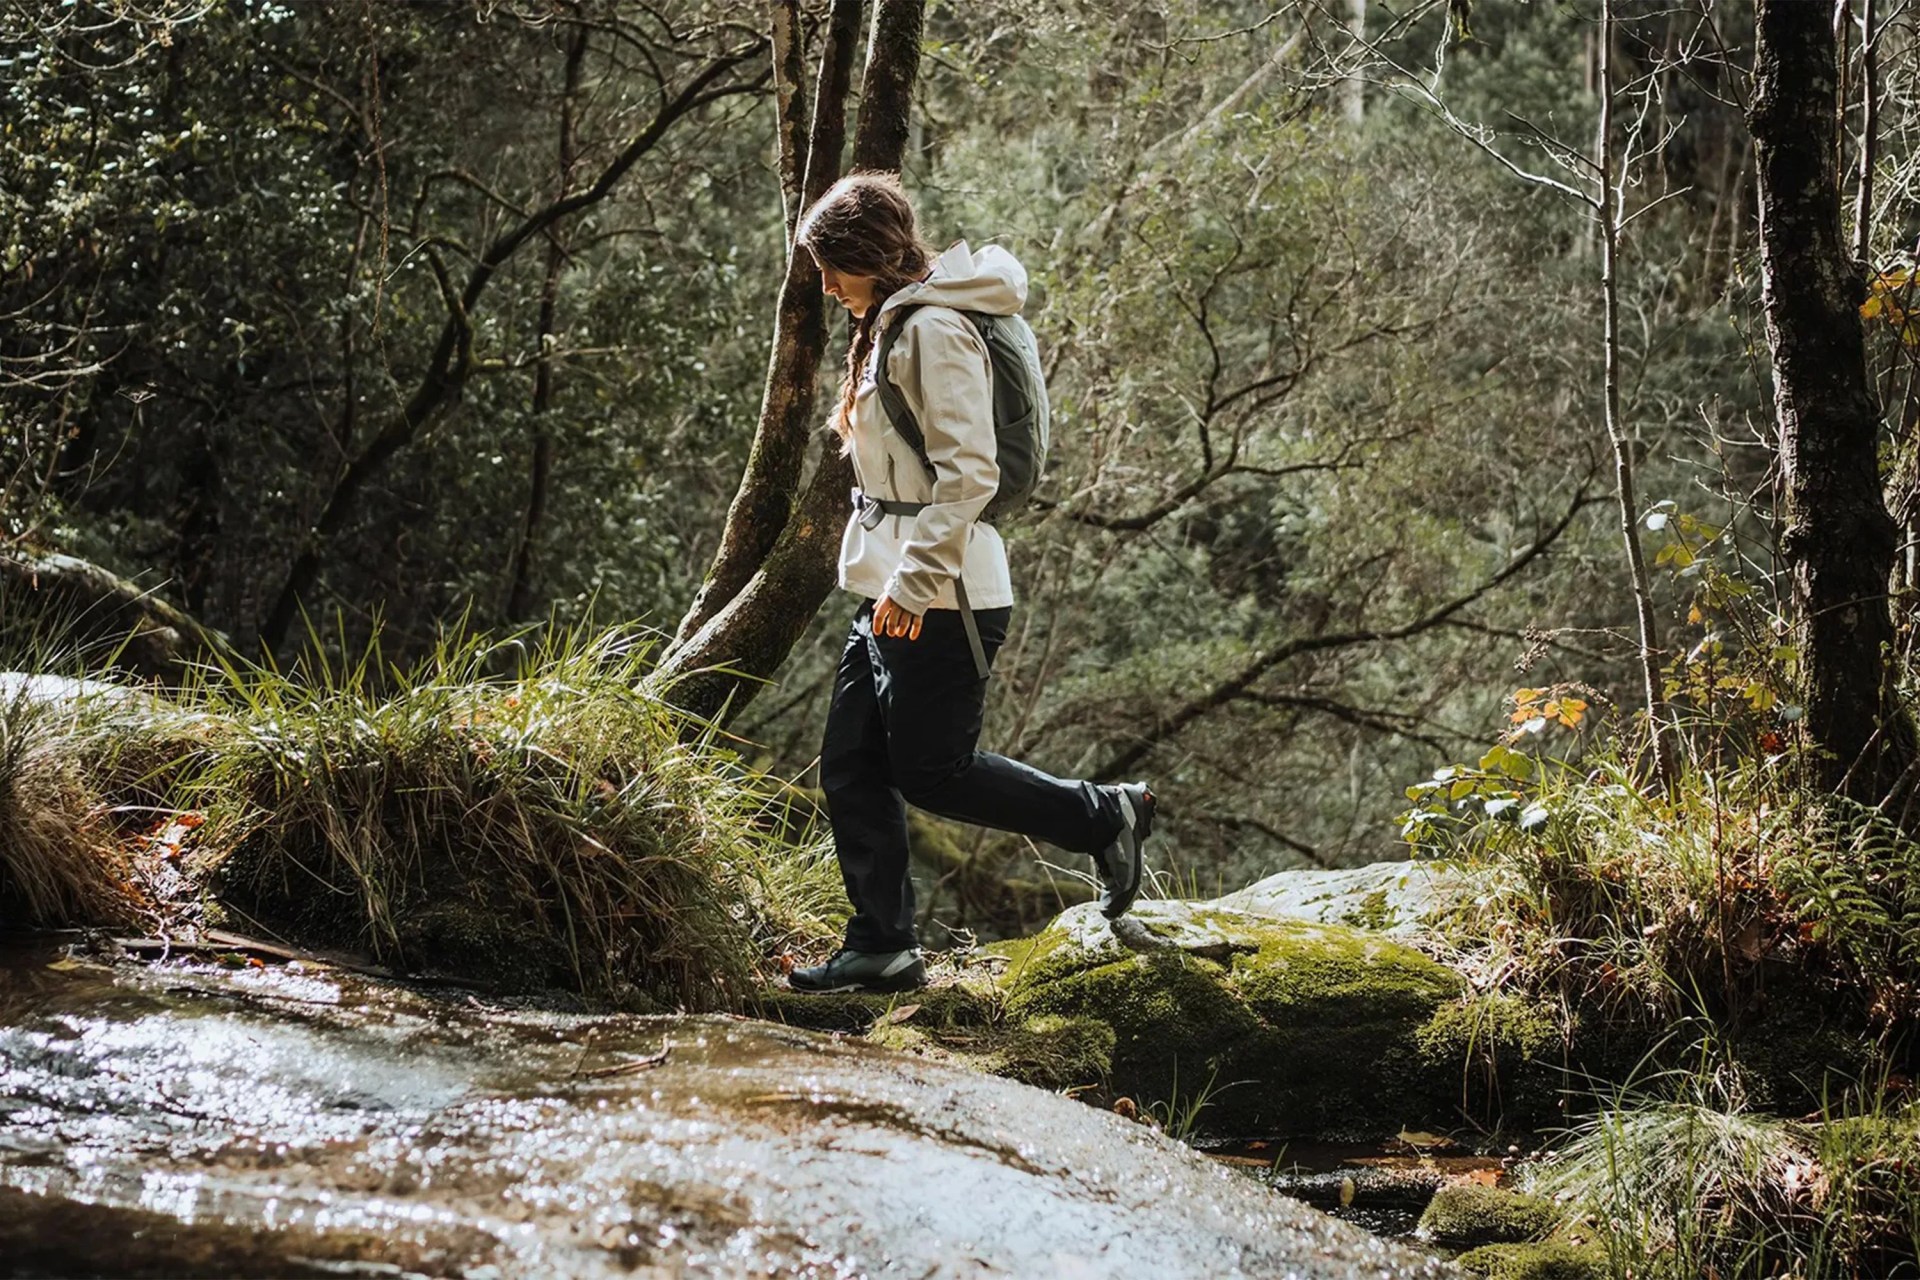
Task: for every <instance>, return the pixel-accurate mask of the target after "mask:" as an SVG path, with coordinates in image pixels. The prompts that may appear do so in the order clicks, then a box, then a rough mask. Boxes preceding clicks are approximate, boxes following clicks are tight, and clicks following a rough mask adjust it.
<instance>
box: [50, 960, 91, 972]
mask: <svg viewBox="0 0 1920 1280" xmlns="http://www.w3.org/2000/svg"><path fill="white" fill-rule="evenodd" d="M83 967H84V966H83V965H82V964H81V963H80V962H79V961H78V960H55V961H54V962H53V963H52V964H50V965H48V966H47V968H49V969H51V970H53V971H54V972H55V973H67V972H69V971H71V970H74V969H79V968H83Z"/></svg>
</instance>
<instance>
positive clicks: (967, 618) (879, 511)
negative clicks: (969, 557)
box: [853, 489, 989, 680]
mask: <svg viewBox="0 0 1920 1280" xmlns="http://www.w3.org/2000/svg"><path fill="white" fill-rule="evenodd" d="M853 509H854V510H855V511H857V512H859V513H860V525H861V527H862V528H866V529H875V528H878V527H879V525H880V522H881V521H882V520H884V519H886V518H887V517H888V516H917V515H919V514H920V513H921V512H922V511H925V510H926V509H927V504H926V503H924V502H897V501H895V500H894V499H892V498H876V497H874V496H873V495H872V494H869V493H865V492H863V491H861V490H859V489H855V490H854V491H853ZM953 595H954V599H955V600H956V601H957V602H958V603H959V605H960V625H961V627H962V628H964V629H965V631H966V633H967V648H969V649H971V650H973V669H974V671H975V673H977V674H978V675H979V677H980V678H981V679H982V680H985V679H986V678H987V676H988V674H989V673H988V670H987V647H986V646H985V645H984V644H982V643H980V624H979V623H977V622H975V621H974V620H973V606H972V605H971V604H969V603H968V602H967V575H966V556H965V553H964V552H963V553H962V554H961V567H960V572H959V573H958V574H955V575H954V579H953Z"/></svg>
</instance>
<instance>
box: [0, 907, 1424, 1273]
mask: <svg viewBox="0 0 1920 1280" xmlns="http://www.w3.org/2000/svg"><path fill="white" fill-rule="evenodd" d="M262 1272H270V1273H273V1274H277V1275H332V1276H338V1275H370V1276H371V1275H379V1276H395V1275H423V1276H462V1277H469V1278H472V1280H481V1278H484V1277H496V1276H497V1277H507V1276H513V1277H520V1276H554V1277H562V1276H564V1277H582V1278H592V1277H600V1276H615V1275H621V1276H632V1275H641V1276H648V1277H669V1276H671V1277H680V1276H849V1277H851V1276H861V1275H899V1276H910V1277H914V1278H915V1280H931V1278H934V1277H949V1276H951V1277H959V1276H969V1277H973V1276H992V1275H1002V1276H1033V1277H1078V1276H1088V1277H1092V1276H1120V1275H1128V1276H1153V1277H1156V1280H1160V1278H1167V1277H1182V1276H1194V1277H1200V1276H1206V1277H1216V1276H1292V1277H1297V1278H1298V1280H1353V1278H1358V1277H1368V1278H1372V1277H1379V1278H1381V1280H1386V1278H1388V1277H1430V1276H1441V1275H1448V1274H1452V1273H1451V1272H1450V1271H1449V1270H1448V1268H1447V1267H1446V1265H1445V1264H1443V1263H1441V1262H1439V1261H1437V1260H1435V1259H1433V1258H1430V1257H1424V1256H1421V1255H1419V1254H1416V1253H1413V1252H1411V1251H1409V1250H1407V1249H1405V1248H1403V1247H1401V1246H1398V1245H1395V1244H1392V1243H1389V1242H1386V1241H1383V1240H1381V1239H1379V1238H1377V1237H1375V1236H1372V1235H1369V1234H1367V1233H1366V1232H1363V1231H1361V1230H1359V1229H1357V1228H1356V1227H1353V1226H1349V1225H1347V1224H1344V1223H1340V1222H1336V1221H1334V1220H1332V1219H1331V1218H1329V1217H1327V1216H1326V1215H1323V1214H1321V1213H1318V1212H1316V1211H1314V1210H1312V1209H1310V1208H1308V1207H1306V1206H1305V1205H1302V1204H1300V1203H1298V1202H1296V1201H1294V1200H1290V1199H1287V1198H1285V1197H1282V1196H1278V1195H1276V1194H1274V1193H1273V1192H1272V1191H1270V1190H1268V1189H1266V1188H1265V1187H1262V1186H1260V1185H1258V1184H1257V1183H1255V1182H1254V1181H1253V1180H1251V1179H1248V1178H1244V1177H1240V1176H1237V1175H1235V1174H1234V1173H1232V1172H1230V1171H1229V1170H1227V1169H1224V1168H1222V1167H1220V1166H1219V1165H1217V1164H1215V1163H1211V1162H1209V1161H1208V1160H1207V1159H1206V1158H1205V1157H1203V1156H1201V1155H1199V1154H1197V1153H1195V1152H1193V1151H1191V1150H1189V1149H1187V1148H1185V1147H1183V1146H1181V1145H1180V1144H1178V1143H1175V1142H1173V1141H1171V1140H1169V1139H1166V1138H1164V1137H1162V1136H1160V1135H1159V1134H1157V1133H1153V1132H1151V1131H1148V1130H1146V1129H1144V1128H1142V1127H1140V1126H1138V1125H1134V1124H1130V1123H1128V1122H1126V1121H1123V1120H1121V1119H1119V1118H1118V1117H1115V1116H1112V1115H1108V1114H1105V1113H1102V1112H1098V1111H1095V1110H1093V1109H1091V1108H1088V1107H1085V1106H1082V1105H1080V1104H1078V1103H1075V1102H1072V1101H1070V1100H1068V1099H1065V1098H1061V1097H1057V1096H1054V1095H1052V1094H1048V1093H1045V1092H1043V1091H1040V1090H1035V1089H1031V1088H1027V1087H1025V1086H1022V1085H1018V1084H1014V1083H1012V1082H1010V1081H1006V1080H1000V1079H996V1078H992V1077H988V1076H982V1075H976V1074H972V1073H968V1072H965V1071H961V1070H957V1069H952V1068H947V1067H942V1066H939V1065H937V1064H933V1063H928V1062H924V1061H920V1060H918V1059H913V1058H910V1057H907V1056H904V1055H897V1054H892V1053H888V1052H886V1051H883V1050H879V1049H876V1048H874V1047H872V1046H868V1045H864V1044H862V1043H859V1042H857V1041H846V1040H837V1039H833V1038H829V1037H823V1036H817V1035H813V1034H808V1033H802V1032H796V1031H791V1030H788V1029H786V1028H782V1027H778V1026H774V1025H770V1024H767V1023H760V1022H752V1021H747V1020H740V1019H727V1018H636V1017H601V1016H589V1015H582V1014H565V1013H554V1012H540V1011H532V1010H526V1009H518V1010H516V1009H509V1008H502V1007H498V1006H495V1005H491V1004H487V1003H484V1002H482V1001H480V1000H478V999H477V998H475V997H473V996H467V995H459V996H447V995H442V994H437V993H427V992H422V991H418V990H414V989H410V988H407V987H403V986H399V985H394V984H388V983H382V982H377V981H373V980H367V979H361V978H356V977H353V976H350V975H345V974H342V973H339V972H336V971H332V970H328V969H325V968H321V967H316V966H311V965H301V964H298V963H296V964H291V965H285V966H280V965H270V966H265V967H255V966H254V965H250V964H247V963H245V962H241V963H240V965H239V967H226V966H223V965H220V964H217V963H211V962H204V961H202V962H187V963H183V962H179V961H170V962H166V963H159V964H133V963H127V962H124V961H122V962H117V963H116V962H110V961H107V960H96V959H93V958H91V957H90V956H89V955H88V954H87V953H85V952H84V951H81V950H79V949H77V948H74V947H63V946H56V945H53V944H51V943H48V942H45V941H40V942H33V943H18V942H16V943H12V944H0V1274H3V1275H12V1276H49V1275H71V1274H85V1273H95V1274H100V1273H105V1274H114V1275H135V1276H159V1275H181V1274H193V1275H251V1274H258V1273H262Z"/></svg>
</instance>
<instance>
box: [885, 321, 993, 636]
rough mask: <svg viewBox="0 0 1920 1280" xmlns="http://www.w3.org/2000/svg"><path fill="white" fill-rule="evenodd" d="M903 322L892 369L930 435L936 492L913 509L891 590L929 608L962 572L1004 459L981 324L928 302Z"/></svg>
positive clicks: (918, 608)
mask: <svg viewBox="0 0 1920 1280" xmlns="http://www.w3.org/2000/svg"><path fill="white" fill-rule="evenodd" d="M904 323H905V325H906V328H905V329H904V330H902V332H901V334H900V338H899V341H898V342H897V343H896V344H895V345H894V349H893V354H892V359H891V360H890V361H889V363H888V369H887V371H886V372H887V374H888V376H890V377H892V378H893V380H894V384H895V385H896V386H898V387H899V388H900V394H901V395H902V397H904V398H905V400H906V402H907V407H908V408H910V409H912V410H913V416H914V420H915V421H916V422H918V423H919V424H920V431H921V434H922V435H923V436H925V437H926V446H927V461H929V462H931V463H932V464H933V477H932V479H933V495H932V500H931V501H930V502H929V503H928V504H927V507H926V509H925V510H923V511H921V512H920V514H919V515H917V516H915V517H914V521H913V528H912V530H911V532H910V533H909V534H908V536H907V541H906V545H905V546H904V547H903V548H902V549H901V553H900V566H899V567H898V568H897V569H895V570H894V571H893V576H892V577H890V578H889V579H888V580H887V595H888V596H889V597H890V598H891V599H892V600H893V601H894V602H895V603H897V604H899V605H900V606H902V607H903V608H905V609H907V610H909V611H910V612H913V613H925V612H926V611H927V610H928V609H929V608H931V607H932V606H933V601H934V597H935V596H936V595H937V594H938V593H939V591H940V587H941V584H942V583H943V582H946V581H948V580H951V579H955V578H958V577H959V576H960V567H961V564H962V563H963V561H964V560H965V557H966V551H967V537H968V535H969V533H970V532H971V531H972V527H973V522H974V521H975V520H977V519H979V517H980V512H981V511H982V510H984V509H985V508H986V505H987V503H988V502H990V501H992V500H993V495H994V493H995V492H996V491H998V489H999V487H1000V464H999V461H998V460H997V459H996V458H995V456H994V453H995V450H994V434H993V374H992V368H991V366H990V364H989V363H988V357H987V346H986V343H985V342H983V341H982V340H981V338H980V334H979V331H978V330H976V329H975V328H974V327H973V324H972V322H971V321H969V320H968V319H967V318H966V317H965V316H963V315H961V314H960V313H959V312H957V311H953V310H950V309H949V308H946V307H926V308H924V309H922V310H919V311H916V312H914V313H913V314H912V315H910V316H908V317H907V319H906V320H905V322H904Z"/></svg>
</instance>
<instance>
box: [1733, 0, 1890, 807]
mask: <svg viewBox="0 0 1920 1280" xmlns="http://www.w3.org/2000/svg"><path fill="white" fill-rule="evenodd" d="M1755 27H1756V36H1757V38H1756V42H1755V48H1754V96H1753V103H1752V107H1751V110H1750V122H1751V126H1752V129H1753V136H1754V142H1755V144H1756V153H1757V156H1758V172H1759V177H1760V258H1761V283H1762V290H1763V297H1764V301H1765V308H1766V328H1767V346H1768V348H1769V349H1770V351H1771V353H1772V356H1773V385H1774V404H1775V413H1776V416H1777V419H1778V425H1779V431H1780V474H1781V480H1780V483H1781V488H1782V490H1783V493H1784V497H1785V505H1786V529H1785V531H1784V533H1783V535H1782V538H1781V551H1782V553H1783V554H1784V556H1785V557H1786V560H1787V563H1788V565H1789V567H1790V570H1791V572H1792V575H1793V596H1794V606H1795V624H1794V625H1795V640H1796V644H1797V647H1798V649H1799V655H1800V666H1801V672H1802V679H1803V682H1804V696H1805V699H1806V715H1805V725H1806V733H1807V736H1808V739H1809V741H1810V743H1811V745H1812V747H1813V749H1814V756H1815V763H1814V773H1815V777H1816V779H1817V780H1818V781H1819V783H1820V784H1821V785H1822V786H1825V787H1828V788H1830V789H1832V790H1836V791H1841V792H1844V793H1846V794H1848V795H1850V796H1852V797H1854V798H1855V799H1857V800H1861V801H1863V802H1866V803H1878V802H1879V801H1881V800H1883V799H1885V798H1887V797H1888V796H1889V795H1890V794H1891V793H1892V792H1893V791H1894V790H1895V789H1896V788H1897V787H1902V786H1905V785H1907V782H1906V779H1907V774H1908V771H1909V766H1910V764H1911V763H1912V761H1913V756H1914V742H1913V730H1912V726H1911V725H1910V724H1909V722H1908V721H1907V719H1906V717H1905V716H1904V715H1903V713H1902V712H1901V710H1900V708H1899V705H1898V703H1897V701H1896V699H1895V695H1894V686H1893V672H1892V667H1891V664H1890V663H1889V662H1888V655H1889V654H1890V653H1891V652H1892V648H1893V639H1894V635H1893V619H1892V615H1891V613H1890V612H1889V607H1888V598H1887V581H1888V576H1889V574H1890V573H1891V572H1892V569H1893V559H1894V551H1895V541H1896V538H1895V532H1896V531H1895V526H1894V523H1893V519H1892V517H1891V516H1889V515H1888V513H1887V507H1886V501H1885V498H1884V495H1883V493H1882V490H1881V482H1880V472H1879V464H1878V455H1877V450H1878V444H1879V434H1880V415H1879V410H1878V407H1877V406H1876V405H1875V403H1874V398H1873V393H1872V391H1871V389H1870V386H1869V384H1868V381H1867V369H1866V347H1865V341H1864V337H1863V335H1862V332H1861V324H1860V311H1859V308H1860V304H1861V302H1862V301H1863V300H1864V296H1865V292H1864V287H1863V282H1862V281H1861V278H1860V274H1859V268H1858V266H1857V265H1856V264H1854V263H1851V262H1850V261H1849V260H1848V256H1847V251H1846V242H1845V240H1844V238H1843V236H1842V234H1841V228H1840V174H1839V166H1838V155H1839V149H1838V134H1837V131H1838V129H1839V105H1840V104H1839V92H1838V90H1839V80H1840V75H1839V62H1838V51H1837V46H1836V40H1835V36H1834V30H1833V24H1832V12H1831V6H1829V5H1819V4H1810V3H1806V0H1760V2H1759V4H1758V6H1757V8H1756V10H1755ZM1909 789H1910V788H1909Z"/></svg>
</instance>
